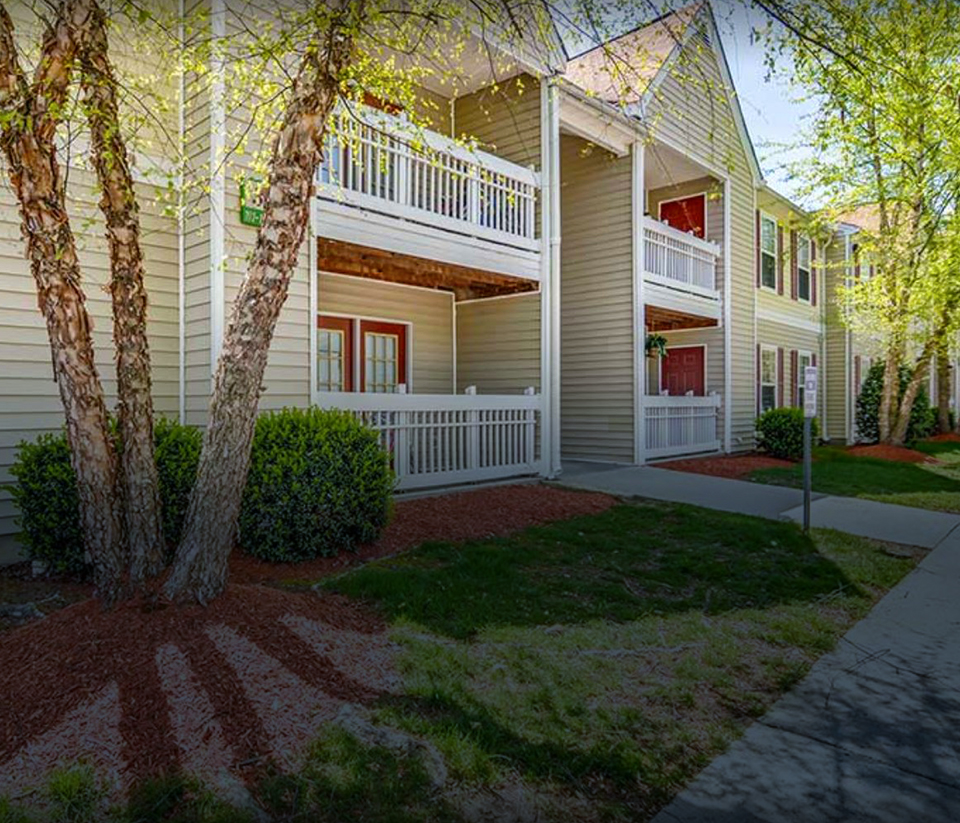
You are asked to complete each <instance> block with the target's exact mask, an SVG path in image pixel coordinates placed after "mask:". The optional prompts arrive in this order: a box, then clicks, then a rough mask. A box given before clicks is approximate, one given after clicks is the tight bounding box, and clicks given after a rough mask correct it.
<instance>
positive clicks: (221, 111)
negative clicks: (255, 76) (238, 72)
mask: <svg viewBox="0 0 960 823" xmlns="http://www.w3.org/2000/svg"><path fill="white" fill-rule="evenodd" d="M210 26H211V35H212V38H213V45H214V50H213V53H212V54H211V57H210V60H211V66H210V70H211V73H212V75H213V84H212V88H211V90H210V374H211V378H212V376H213V375H214V374H215V373H216V370H217V360H218V359H219V358H220V349H221V347H222V346H223V319H224V310H225V308H226V307H225V306H224V301H225V297H224V285H223V278H224V265H225V260H226V257H225V223H226V170H225V168H224V161H225V157H224V154H225V146H226V128H227V119H226V109H225V106H224V94H225V89H224V79H223V75H224V67H223V57H222V55H220V53H219V51H218V49H219V44H220V42H221V41H222V40H223V38H224V37H226V34H227V9H226V5H225V0H211V8H210Z"/></svg>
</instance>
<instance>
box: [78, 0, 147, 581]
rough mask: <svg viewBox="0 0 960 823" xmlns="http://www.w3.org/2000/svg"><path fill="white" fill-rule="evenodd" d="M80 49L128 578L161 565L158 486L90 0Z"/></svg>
mask: <svg viewBox="0 0 960 823" xmlns="http://www.w3.org/2000/svg"><path fill="white" fill-rule="evenodd" d="M80 4H81V5H82V6H84V7H86V8H88V9H89V10H90V18H89V19H90V26H89V27H88V29H87V30H86V31H85V32H83V44H82V46H81V50H80V72H81V88H82V90H83V102H84V108H85V110H86V115H87V122H88V124H89V126H90V136H91V144H92V146H91V147H92V157H93V164H94V166H95V168H96V171H97V179H98V180H99V182H100V188H101V197H100V210H101V212H102V213H103V216H104V219H105V222H106V230H107V231H106V234H107V241H108V243H109V247H110V295H111V297H112V300H113V341H114V346H115V356H116V363H117V399H118V403H119V419H120V435H121V438H122V440H123V450H122V452H121V454H120V475H121V478H122V482H123V504H124V506H123V510H124V525H125V526H126V540H127V549H128V552H129V576H130V582H131V584H132V585H133V586H134V587H135V588H137V589H142V587H143V585H144V583H145V582H146V579H147V578H148V577H153V576H155V575H157V574H159V573H160V571H161V570H162V569H163V553H164V552H163V532H162V526H161V515H160V487H159V481H158V478H157V467H156V462H155V460H154V454H153V399H152V397H151V385H150V382H151V381H150V348H149V344H148V341H147V291H146V288H145V287H144V282H143V273H144V266H143V254H142V251H141V248H140V210H139V207H138V205H137V199H136V192H135V191H134V184H133V175H132V174H131V172H130V165H129V160H128V157H127V150H126V145H125V143H124V141H123V139H122V137H121V133H120V117H119V113H118V106H117V97H116V89H117V81H116V77H115V76H114V73H113V67H112V66H111V65H110V60H109V57H108V51H107V30H106V17H105V15H104V13H103V11H102V9H100V8H99V7H98V6H97V4H96V3H95V2H91V0H81V3H80Z"/></svg>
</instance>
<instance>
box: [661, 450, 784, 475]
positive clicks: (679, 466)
mask: <svg viewBox="0 0 960 823" xmlns="http://www.w3.org/2000/svg"><path fill="white" fill-rule="evenodd" d="M655 465H656V467H657V468H658V469H670V470H671V471H678V472H691V473H693V474H708V475H711V476H712V477H730V478H734V479H740V478H743V477H746V476H747V475H749V474H751V473H752V472H755V471H758V470H760V469H789V468H791V467H792V466H794V465H796V464H795V463H791V462H790V461H789V460H780V459H779V458H777V457H769V456H768V455H765V454H737V455H724V456H722V457H696V458H692V459H689V460H670V461H668V462H666V463H657V464H655Z"/></svg>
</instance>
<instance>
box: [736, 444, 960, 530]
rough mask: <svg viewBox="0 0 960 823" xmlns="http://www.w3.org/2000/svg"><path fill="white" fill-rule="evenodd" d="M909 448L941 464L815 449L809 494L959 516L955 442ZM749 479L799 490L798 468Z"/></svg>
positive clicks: (959, 449)
mask: <svg viewBox="0 0 960 823" xmlns="http://www.w3.org/2000/svg"><path fill="white" fill-rule="evenodd" d="M914 448H916V449H917V450H918V451H922V452H925V453H926V454H929V455H932V456H934V457H936V458H937V459H938V460H940V461H941V464H940V465H933V464H923V463H898V462H895V461H892V460H877V459H874V458H869V457H853V456H851V455H849V454H847V453H846V452H845V451H844V450H843V449H840V448H837V447H829V446H825V447H822V448H818V449H816V450H815V451H814V458H815V462H814V465H813V488H814V491H818V492H824V493H826V494H838V495H843V496H845V497H863V498H866V499H868V500H879V501H880V502H882V503H898V504H899V505H901V506H914V507H916V508H918V509H934V510H937V511H945V512H957V513H960V443H950V442H946V443H918V444H917V445H916V446H915V447H914ZM749 479H750V480H754V481H757V482H760V483H772V484H775V485H780V486H793V487H796V488H800V487H801V485H802V484H803V466H802V465H801V464H798V465H796V466H794V467H792V468H788V469H762V470H760V471H756V472H753V473H752V474H751V475H750V476H749Z"/></svg>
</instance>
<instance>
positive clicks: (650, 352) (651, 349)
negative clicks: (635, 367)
mask: <svg viewBox="0 0 960 823" xmlns="http://www.w3.org/2000/svg"><path fill="white" fill-rule="evenodd" d="M644 350H645V351H646V353H647V357H655V356H657V355H660V357H666V356H667V338H666V337H664V336H663V335H662V334H648V335H647V342H646V343H645V344H644Z"/></svg>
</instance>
